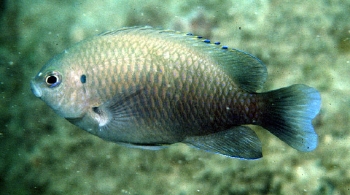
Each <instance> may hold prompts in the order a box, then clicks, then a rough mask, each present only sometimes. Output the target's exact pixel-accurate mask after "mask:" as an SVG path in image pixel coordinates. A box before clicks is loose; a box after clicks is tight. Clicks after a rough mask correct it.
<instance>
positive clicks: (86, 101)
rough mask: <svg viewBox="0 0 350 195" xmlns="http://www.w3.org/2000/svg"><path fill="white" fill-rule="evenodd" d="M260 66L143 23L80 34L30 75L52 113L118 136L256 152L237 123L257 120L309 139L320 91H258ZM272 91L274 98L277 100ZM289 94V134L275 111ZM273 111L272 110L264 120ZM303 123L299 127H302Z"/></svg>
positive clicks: (306, 142) (304, 142)
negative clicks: (80, 37)
mask: <svg viewBox="0 0 350 195" xmlns="http://www.w3.org/2000/svg"><path fill="white" fill-rule="evenodd" d="M266 76H267V73H266V67H265V66H264V65H263V64H262V63H261V62H260V60H258V59H257V58H255V57H253V56H251V55H250V54H247V53H245V52H241V51H239V50H234V49H230V50H228V49H227V48H226V47H225V46H224V47H221V46H220V45H219V44H218V43H215V44H212V43H210V41H209V40H205V39H201V38H200V37H197V36H193V35H183V34H180V33H177V32H173V31H162V30H154V29H152V28H147V27H145V28H124V29H121V30H118V31H111V32H107V33H103V34H101V35H98V36H95V37H93V38H91V39H87V40H85V41H83V42H81V43H78V44H77V45H75V46H73V47H72V48H70V49H68V50H66V51H65V52H64V53H62V54H60V55H58V56H56V57H55V58H54V59H53V60H51V61H50V62H49V63H48V64H47V65H46V66H45V67H43V69H42V70H41V71H40V72H39V74H38V76H37V77H36V78H35V79H34V80H33V81H32V84H31V85H32V90H33V92H34V94H35V95H36V96H38V97H40V98H41V99H43V100H44V101H45V102H46V103H47V104H48V105H49V106H51V107H52V108H53V109H54V110H55V111H56V112H57V113H58V114H59V115H61V116H62V117H65V118H66V119H68V120H69V121H70V122H72V123H73V124H75V125H77V126H79V127H81V128H82V129H84V130H86V131H88V132H90V133H92V134H94V135H97V136H99V137H101V138H103V139H106V140H109V141H114V142H117V143H124V144H128V145H136V146H145V147H149V146H160V145H166V144H172V143H176V142H184V143H188V144H191V145H193V146H195V147H197V148H201V149H205V150H207V151H212V152H217V153H221V154H224V155H228V156H233V157H241V158H258V157H260V156H261V144H260V141H259V140H258V138H257V137H256V135H255V133H254V132H253V131H252V130H250V129H249V128H248V127H244V126H241V125H243V124H256V125H261V126H263V127H265V128H267V129H268V130H270V131H271V132H272V133H274V134H275V135H277V136H278V137H279V138H281V139H282V140H283V141H286V142H287V143H288V144H289V145H291V146H292V147H294V148H296V149H299V150H302V151H309V150H312V149H314V148H315V147H316V145H317V135H316V134H315V133H314V131H313V128H312V126H311V120H312V118H314V117H315V115H316V114H317V112H318V110H319V107H320V98H319V94H318V92H317V91H316V90H314V89H312V88H309V87H306V86H304V85H295V86H292V87H290V88H283V89H281V90H276V91H272V92H268V93H264V94H258V93H256V92H255V91H256V90H257V89H259V88H260V87H261V86H262V84H263V83H264V81H265V79H266ZM50 79H52V80H50ZM43 81H44V82H43ZM58 82H59V83H58ZM45 85H49V86H45ZM281 99H282V101H281ZM284 100H287V101H286V102H284ZM276 101H277V105H278V102H282V107H279V106H277V108H276V110H275V108H274V107H275V105H276V104H275V103H276ZM291 104H293V105H294V104H295V105H296V106H298V105H300V109H301V110H302V111H303V109H304V110H305V111H303V112H304V114H303V115H300V114H299V115H298V112H300V109H299V110H296V111H294V110H292V111H290V112H291V115H298V116H295V117H294V118H295V120H297V121H298V120H301V121H302V122H301V125H299V126H302V127H297V128H296V130H294V131H295V135H296V137H295V138H293V136H290V135H289V134H290V133H287V135H286V137H284V136H279V134H281V133H280V132H279V131H280V130H283V131H287V130H286V128H290V127H291V125H293V124H288V122H286V121H283V120H286V119H285V118H283V117H282V116H281V115H283V114H285V113H284V112H286V110H283V112H281V111H280V109H283V108H289V107H290V106H291ZM305 106H309V107H311V111H310V109H306V108H304V107H305ZM274 114H275V116H273V115H274ZM274 117H275V118H276V119H280V120H279V121H277V122H271V121H270V120H274ZM287 118H291V117H290V116H288V117H287ZM300 118H301V119H300ZM292 120H293V119H292ZM282 123H287V125H285V126H286V127H285V128H283V125H284V124H282ZM292 123H294V122H292ZM304 123H305V124H304ZM276 125H277V127H276V128H275V126H276ZM310 126H311V129H310ZM292 128H293V127H292ZM301 128H306V129H307V133H306V134H305V135H300V132H302V133H304V132H305V131H304V130H303V129H301ZM291 132H293V131H291ZM298 133H299V134H298ZM288 136H289V137H288ZM315 136H316V138H315ZM290 137H292V138H290ZM295 139H299V141H298V140H297V142H296V140H295ZM315 139H316V141H315Z"/></svg>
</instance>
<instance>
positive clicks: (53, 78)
mask: <svg viewBox="0 0 350 195" xmlns="http://www.w3.org/2000/svg"><path fill="white" fill-rule="evenodd" d="M46 82H47V84H49V85H53V84H55V83H56V82H57V77H56V76H53V75H52V76H49V77H47V79H46Z"/></svg>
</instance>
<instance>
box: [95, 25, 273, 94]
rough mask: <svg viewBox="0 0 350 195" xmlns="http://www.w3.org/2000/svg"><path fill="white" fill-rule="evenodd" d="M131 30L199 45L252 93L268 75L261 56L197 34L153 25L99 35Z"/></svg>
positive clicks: (199, 48) (198, 46)
mask: <svg viewBox="0 0 350 195" xmlns="http://www.w3.org/2000/svg"><path fill="white" fill-rule="evenodd" d="M129 33H135V34H138V35H142V34H143V35H146V34H148V35H150V34H154V35H156V34H157V36H162V37H164V38H166V39H169V40H171V41H175V42H182V43H184V44H187V45H188V46H189V47H194V48H197V49H198V52H204V53H206V54H207V55H209V56H210V57H212V58H213V59H214V60H215V61H216V62H217V64H218V65H219V67H221V68H222V70H223V71H225V72H226V73H227V74H228V75H229V76H230V77H231V78H232V80H233V81H234V82H235V83H236V84H237V85H238V87H240V88H241V89H243V90H246V91H248V92H255V91H256V90H258V89H260V88H261V87H262V85H263V83H264V82H265V80H266V78H267V70H266V66H265V65H264V64H263V63H262V62H261V61H260V60H259V59H258V58H256V57H254V56H252V55H251V54H249V53H246V52H243V51H240V50H237V49H229V48H228V47H227V46H221V44H220V42H213V43H211V41H210V40H209V39H204V38H203V37H202V36H195V35H193V34H192V33H187V34H186V33H182V32H179V31H173V30H162V29H154V28H152V27H150V26H145V27H137V26H136V27H125V28H121V29H118V30H114V31H107V32H104V33H101V34H99V35H98V36H108V35H111V36H114V35H118V34H129Z"/></svg>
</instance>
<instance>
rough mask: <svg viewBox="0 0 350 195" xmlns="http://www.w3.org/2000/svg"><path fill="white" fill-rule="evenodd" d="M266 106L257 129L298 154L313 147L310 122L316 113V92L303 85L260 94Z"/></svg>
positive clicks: (314, 137) (317, 104)
mask: <svg viewBox="0 0 350 195" xmlns="http://www.w3.org/2000/svg"><path fill="white" fill-rule="evenodd" d="M264 96H265V100H266V105H265V106H266V107H265V109H264V115H263V117H262V119H261V122H262V124H261V126H262V127H264V128H265V129H267V130H269V131H270V132H271V133H273V134H274V135H275V136H277V137H278V138H280V139H281V140H282V141H284V142H286V143H287V144H288V145H290V146H291V147H293V148H295V149H297V150H299V151H312V150H314V149H315V148H316V147H317V140H318V139H317V134H316V133H315V131H314V128H313V126H312V124H311V121H312V119H313V118H315V116H316V115H317V114H318V112H319V111H320V107H321V97H320V94H319V92H318V91H317V90H316V89H314V88H311V87H308V86H306V85H300V84H298V85H292V86H290V87H286V88H282V89H278V90H274V91H270V92H267V93H264Z"/></svg>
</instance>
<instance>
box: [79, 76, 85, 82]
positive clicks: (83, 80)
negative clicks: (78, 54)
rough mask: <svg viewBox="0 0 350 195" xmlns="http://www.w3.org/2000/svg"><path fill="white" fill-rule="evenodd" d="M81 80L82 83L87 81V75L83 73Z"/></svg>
mask: <svg viewBox="0 0 350 195" xmlns="http://www.w3.org/2000/svg"><path fill="white" fill-rule="evenodd" d="M80 81H81V83H86V75H85V74H83V75H81V77H80Z"/></svg>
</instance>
